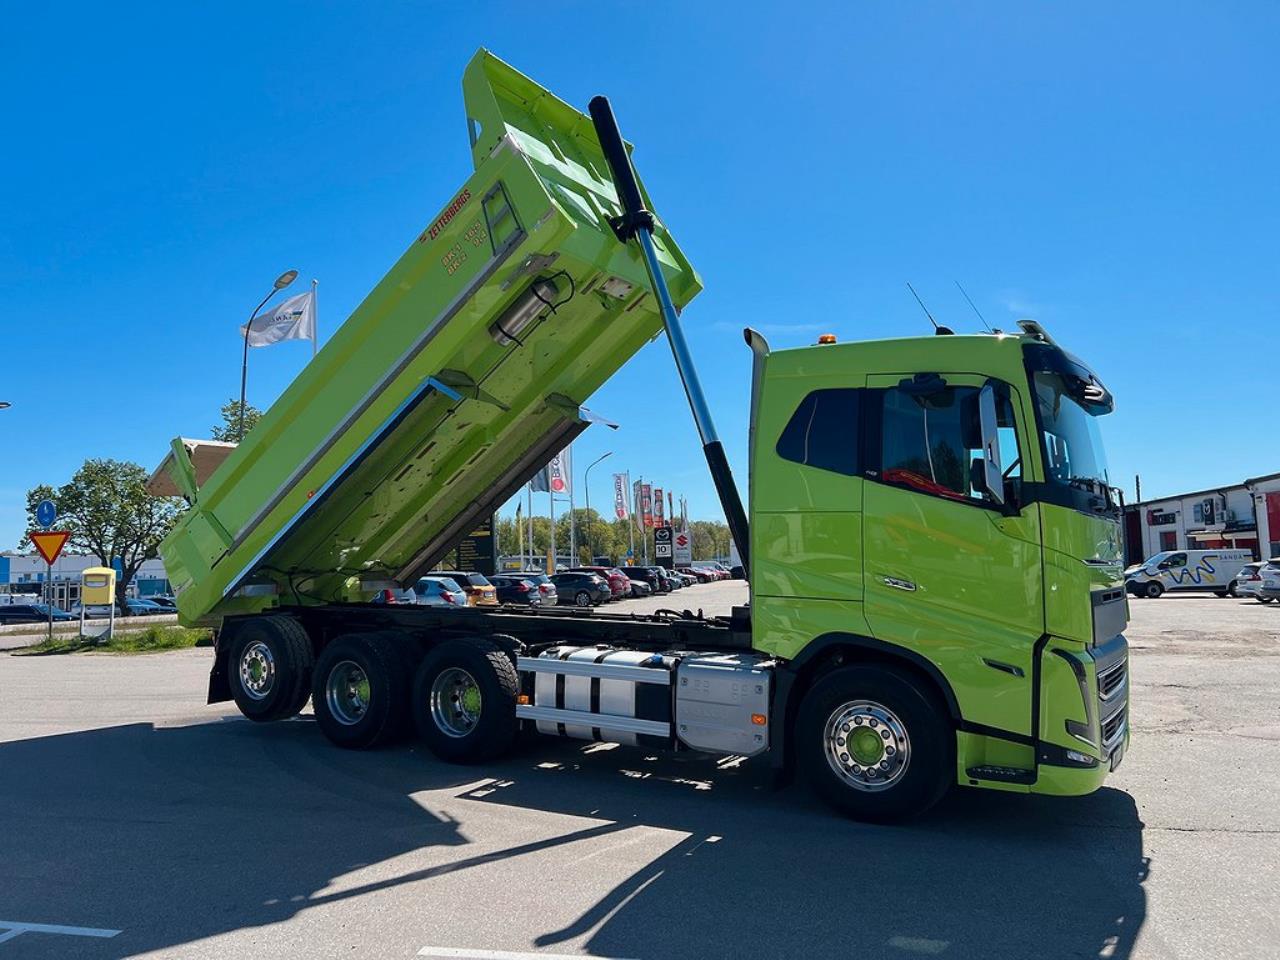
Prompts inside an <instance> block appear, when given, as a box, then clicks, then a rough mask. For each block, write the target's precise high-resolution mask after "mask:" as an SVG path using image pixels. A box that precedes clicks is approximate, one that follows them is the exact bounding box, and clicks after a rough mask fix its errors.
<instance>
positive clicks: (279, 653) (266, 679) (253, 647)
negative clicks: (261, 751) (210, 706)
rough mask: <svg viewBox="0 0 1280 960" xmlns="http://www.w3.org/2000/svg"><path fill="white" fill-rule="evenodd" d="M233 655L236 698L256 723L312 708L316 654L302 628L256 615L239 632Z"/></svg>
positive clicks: (231, 676) (230, 655)
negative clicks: (313, 671)
mask: <svg viewBox="0 0 1280 960" xmlns="http://www.w3.org/2000/svg"><path fill="white" fill-rule="evenodd" d="M227 656H228V662H227V676H228V679H229V680H230V683H231V696H232V698H233V699H234V700H235V702H236V706H237V707H239V708H240V712H241V713H243V714H244V715H245V716H246V717H248V718H249V719H250V720H256V721H262V722H265V721H267V720H283V719H284V718H285V717H292V716H293V715H294V714H296V713H297V712H298V711H299V710H301V709H302V708H303V707H304V706H306V703H307V697H308V695H309V694H310V692H311V667H312V664H313V663H314V662H315V655H314V654H313V652H312V650H311V641H310V639H308V637H307V633H306V631H305V630H303V629H302V626H301V625H300V624H298V623H296V622H295V621H293V620H290V619H288V618H287V617H253V618H251V619H249V620H247V621H245V622H244V623H243V624H242V625H241V626H240V629H239V630H238V631H236V634H235V639H234V640H233V641H232V644H231V649H230V650H228V651H227Z"/></svg>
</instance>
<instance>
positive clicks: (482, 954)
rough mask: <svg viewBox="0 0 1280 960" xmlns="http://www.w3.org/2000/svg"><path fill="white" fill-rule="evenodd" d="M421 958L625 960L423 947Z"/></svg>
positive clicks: (462, 959)
mask: <svg viewBox="0 0 1280 960" xmlns="http://www.w3.org/2000/svg"><path fill="white" fill-rule="evenodd" d="M418 956H420V957H440V958H444V960H624V958H622V957H592V956H590V955H588V954H581V953H538V952H537V951H530V952H527V953H526V952H521V951H515V952H513V951H510V950H469V949H467V948H466V947H423V948H422V949H421V950H419V951H418Z"/></svg>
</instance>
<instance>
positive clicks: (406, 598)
mask: <svg viewBox="0 0 1280 960" xmlns="http://www.w3.org/2000/svg"><path fill="white" fill-rule="evenodd" d="M369 602H370V603H396V604H414V603H417V602H418V595H417V594H416V593H415V592H414V591H412V590H408V589H401V590H379V591H378V592H377V593H375V594H374V595H373V597H372V598H371V599H370V600H369Z"/></svg>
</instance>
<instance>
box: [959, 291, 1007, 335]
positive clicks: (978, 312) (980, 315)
mask: <svg viewBox="0 0 1280 960" xmlns="http://www.w3.org/2000/svg"><path fill="white" fill-rule="evenodd" d="M951 282H952V283H954V284H955V285H956V289H957V290H959V291H960V296H962V297H964V298H965V300H966V301H967V302H968V304H969V306H971V307H973V312H974V313H976V314H977V315H978V319H979V320H981V321H982V325H983V326H984V327H986V328H987V333H999V332H1000V331H999V330H993V329H992V327H991V324H989V323H987V318H986V317H984V316H983V315H982V311H981V310H979V309H978V308H977V306H975V305H974V302H973V301H972V300H970V299H969V295H968V294H967V293H965V292H964V287H962V286H960V281H959V280H953V281H951Z"/></svg>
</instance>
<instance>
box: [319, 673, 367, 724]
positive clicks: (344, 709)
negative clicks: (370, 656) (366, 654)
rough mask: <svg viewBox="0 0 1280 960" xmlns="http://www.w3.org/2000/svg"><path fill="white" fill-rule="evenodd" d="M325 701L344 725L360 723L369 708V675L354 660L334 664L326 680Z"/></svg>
mask: <svg viewBox="0 0 1280 960" xmlns="http://www.w3.org/2000/svg"><path fill="white" fill-rule="evenodd" d="M324 698H325V702H326V703H327V704H328V707H329V713H331V714H332V715H333V718H334V719H335V720H337V721H338V722H339V723H341V724H343V725H344V726H348V727H350V726H354V725H355V724H357V723H359V722H360V721H361V720H362V719H363V718H364V715H365V714H366V713H367V712H368V710H369V677H368V676H367V675H366V674H365V672H364V668H362V667H361V666H360V664H358V663H356V662H355V661H353V660H342V661H339V662H338V663H335V664H334V665H333V669H332V670H330V671H329V678H328V679H327V680H326V681H325V690H324Z"/></svg>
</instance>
